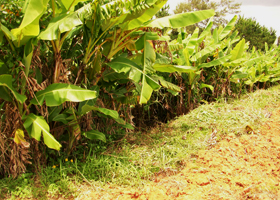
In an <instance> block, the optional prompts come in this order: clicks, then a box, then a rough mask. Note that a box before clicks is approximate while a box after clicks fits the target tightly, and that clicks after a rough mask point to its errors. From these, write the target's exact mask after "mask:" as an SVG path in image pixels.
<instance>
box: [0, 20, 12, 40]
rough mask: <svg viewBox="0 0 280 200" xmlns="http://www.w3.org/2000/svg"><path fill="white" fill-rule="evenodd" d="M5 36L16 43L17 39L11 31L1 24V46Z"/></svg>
mask: <svg viewBox="0 0 280 200" xmlns="http://www.w3.org/2000/svg"><path fill="white" fill-rule="evenodd" d="M4 35H5V36H6V37H7V38H8V39H9V40H11V41H14V40H15V39H16V38H15V36H14V35H13V34H12V33H11V32H10V31H9V29H8V28H7V27H6V26H4V25H3V24H1V23H0V45H1V44H2V42H3V36H4Z"/></svg>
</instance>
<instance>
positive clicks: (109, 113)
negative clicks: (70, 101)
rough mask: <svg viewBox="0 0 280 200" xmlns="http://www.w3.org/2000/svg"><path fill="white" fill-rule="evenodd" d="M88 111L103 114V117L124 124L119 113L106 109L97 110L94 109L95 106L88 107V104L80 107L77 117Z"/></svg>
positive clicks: (96, 108) (97, 108)
mask: <svg viewBox="0 0 280 200" xmlns="http://www.w3.org/2000/svg"><path fill="white" fill-rule="evenodd" d="M89 111H97V112H100V113H103V114H104V115H107V116H110V117H112V118H113V119H114V120H115V121H116V122H118V123H120V124H125V121H124V120H123V119H121V118H120V116H119V113H118V112H117V111H115V110H110V109H107V108H99V107H96V106H90V105H88V104H86V105H84V106H83V107H82V109H81V112H80V113H79V115H84V114H86V113H87V112H89Z"/></svg>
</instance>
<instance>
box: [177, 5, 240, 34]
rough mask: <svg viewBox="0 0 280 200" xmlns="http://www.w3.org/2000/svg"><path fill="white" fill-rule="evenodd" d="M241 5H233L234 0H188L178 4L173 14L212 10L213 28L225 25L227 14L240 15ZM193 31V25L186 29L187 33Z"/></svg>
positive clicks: (200, 24) (203, 24)
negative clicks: (217, 0) (213, 12)
mask: <svg viewBox="0 0 280 200" xmlns="http://www.w3.org/2000/svg"><path fill="white" fill-rule="evenodd" d="M240 6H241V3H235V2H234V0H220V1H219V2H214V1H211V0H188V1H186V2H182V3H179V4H178V5H177V6H176V9H175V10H174V13H175V14H178V13H184V12H192V11H197V10H208V9H214V10H215V13H216V14H215V16H214V19H213V23H214V27H215V26H219V25H225V24H227V23H228V21H227V20H226V19H225V16H226V15H227V14H238V13H240ZM206 23H207V22H201V23H199V24H197V25H196V26H198V27H200V28H203V27H205V25H206ZM194 29H195V25H193V26H191V27H188V30H187V31H188V32H190V33H191V32H192V31H194Z"/></svg>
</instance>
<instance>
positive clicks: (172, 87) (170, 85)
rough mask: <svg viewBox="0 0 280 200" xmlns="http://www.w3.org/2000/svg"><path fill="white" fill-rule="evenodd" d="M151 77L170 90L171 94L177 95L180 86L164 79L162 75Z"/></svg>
mask: <svg viewBox="0 0 280 200" xmlns="http://www.w3.org/2000/svg"><path fill="white" fill-rule="evenodd" d="M153 79H155V80H158V81H159V82H160V84H161V86H162V87H164V88H166V89H168V90H171V91H172V94H173V95H177V94H178V92H180V91H181V88H180V87H179V86H177V85H175V84H173V83H170V82H168V81H166V80H164V78H163V77H160V76H153Z"/></svg>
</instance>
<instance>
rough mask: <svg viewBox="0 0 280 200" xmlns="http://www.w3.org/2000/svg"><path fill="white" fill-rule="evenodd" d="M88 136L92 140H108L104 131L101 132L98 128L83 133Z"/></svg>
mask: <svg viewBox="0 0 280 200" xmlns="http://www.w3.org/2000/svg"><path fill="white" fill-rule="evenodd" d="M82 134H83V135H84V136H85V137H86V138H88V139H91V140H101V141H103V142H106V137H105V135H104V133H101V132H99V131H97V130H91V131H87V132H84V133H82Z"/></svg>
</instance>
